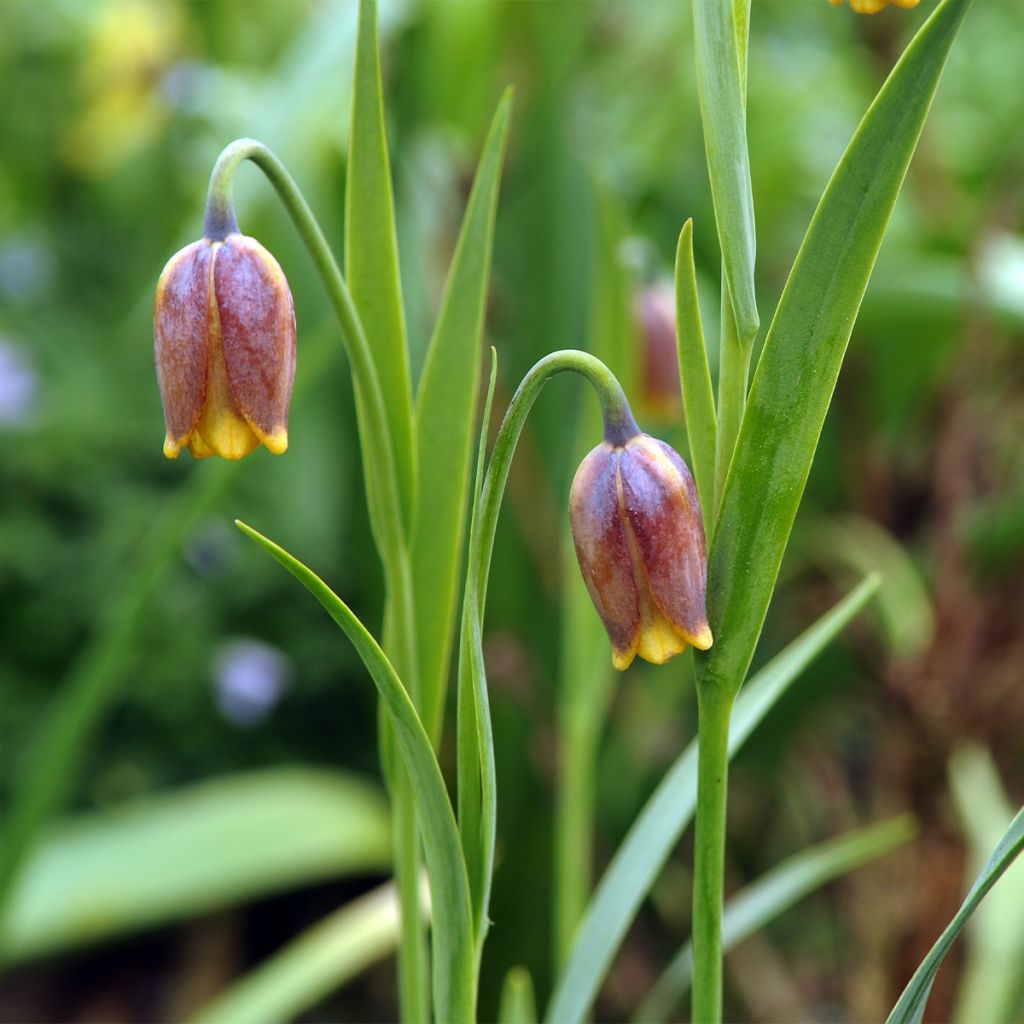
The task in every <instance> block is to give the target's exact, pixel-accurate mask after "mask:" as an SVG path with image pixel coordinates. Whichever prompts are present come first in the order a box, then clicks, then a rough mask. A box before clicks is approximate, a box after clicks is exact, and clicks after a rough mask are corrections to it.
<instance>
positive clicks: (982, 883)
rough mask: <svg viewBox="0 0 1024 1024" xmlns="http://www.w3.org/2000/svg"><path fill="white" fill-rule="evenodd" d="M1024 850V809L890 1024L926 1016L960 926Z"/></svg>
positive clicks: (916, 975) (911, 1023)
mask: <svg viewBox="0 0 1024 1024" xmlns="http://www.w3.org/2000/svg"><path fill="white" fill-rule="evenodd" d="M1022 850H1024V809H1022V810H1021V811H1019V812H1018V814H1017V816H1016V817H1015V818H1014V819H1013V821H1012V822H1010V827H1009V828H1008V829H1007V830H1006V832H1005V833H1004V834H1003V837H1002V839H1000V840H999V842H998V843H997V844H996V848H995V849H994V850H993V851H992V855H991V856H990V857H989V859H988V862H987V863H986V864H985V867H984V868H983V869H982V871H981V874H979V875H978V877H977V878H976V879H975V881H974V885H972V886H971V891H970V892H969V893H968V894H967V898H966V899H965V900H964V902H963V904H962V905H961V907H960V909H959V910H958V911H957V912H956V916H955V917H954V918H953V920H952V921H950V922H949V924H948V925H947V927H946V930H945V931H944V932H943V933H942V934H941V935H940V936H939V938H938V940H937V941H936V943H935V945H934V946H932V948H931V950H930V951H929V953H928V955H927V956H926V957H925V958H924V960H922V961H921V966H920V967H918V969H917V970H916V971H915V972H914V976H913V977H912V978H911V979H910V982H909V983H908V985H907V987H906V988H905V989H904V990H903V994H902V995H901V996H900V998H899V1001H898V1002H897V1003H896V1005H895V1006H894V1007H893V1010H892V1013H890V1014H889V1018H888V1022H887V1024H918V1022H919V1021H921V1020H922V1018H923V1017H924V1010H925V1006H926V1005H927V1002H928V996H929V994H930V993H931V990H932V983H933V982H934V981H935V976H936V975H937V974H938V973H939V967H941V966H942V960H943V958H944V957H945V955H946V953H947V952H948V951H949V947H950V946H952V945H953V942H954V940H955V939H956V937H957V935H959V934H960V929H961V928H963V926H964V925H965V924H966V923H967V921H968V919H969V918H970V916H971V914H973V913H974V911H975V910H976V909H977V907H978V906H979V904H980V903H981V901H982V900H983V899H984V898H985V896H986V895H987V893H988V891H989V890H990V889H991V888H992V886H993V885H995V884H996V882H998V881H999V879H1000V877H1001V876H1002V874H1003V872H1005V871H1006V869H1007V868H1008V867H1009V866H1010V865H1011V864H1012V863H1013V862H1014V860H1015V859H1016V858H1017V855H1018V854H1019V853H1020V852H1021V851H1022Z"/></svg>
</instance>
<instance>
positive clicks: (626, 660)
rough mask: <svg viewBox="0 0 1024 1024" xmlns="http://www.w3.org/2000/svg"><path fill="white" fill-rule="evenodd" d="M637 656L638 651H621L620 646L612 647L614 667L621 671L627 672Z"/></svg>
mask: <svg viewBox="0 0 1024 1024" xmlns="http://www.w3.org/2000/svg"><path fill="white" fill-rule="evenodd" d="M635 657H636V651H634V650H632V649H630V650H626V651H620V650H619V649H618V648H616V647H613V648H612V667H613V668H615V669H616V670H617V671H619V672H625V671H626V669H627V668H629V666H630V665H632V664H633V659H634V658H635Z"/></svg>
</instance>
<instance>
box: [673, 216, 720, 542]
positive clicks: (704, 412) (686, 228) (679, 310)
mask: <svg viewBox="0 0 1024 1024" xmlns="http://www.w3.org/2000/svg"><path fill="white" fill-rule="evenodd" d="M676 342H677V344H678V346H679V380H680V383H681V385H682V390H683V408H684V409H685V412H686V436H687V437H688V438H689V441H690V458H691V460H692V461H693V478H694V480H695V481H696V483H697V493H698V494H699V496H700V505H701V509H703V511H704V519H705V523H706V524H707V527H708V532H710V530H711V524H712V523H713V522H714V512H715V508H714V484H715V434H716V430H717V427H716V422H715V394H714V391H713V390H712V388H711V371H710V369H708V350H707V344H706V342H705V340H704V327H703V326H702V324H701V319H700V299H699V297H698V295H697V273H696V269H695V267H694V264H693V221H692V220H688V221H687V222H686V223H685V224H684V225H683V230H682V231H681V232H680V234H679V245H678V247H677V248H676Z"/></svg>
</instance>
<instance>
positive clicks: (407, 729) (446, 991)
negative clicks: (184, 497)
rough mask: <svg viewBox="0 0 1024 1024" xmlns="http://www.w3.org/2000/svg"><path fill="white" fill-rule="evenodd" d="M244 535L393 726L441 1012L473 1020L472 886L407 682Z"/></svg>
mask: <svg viewBox="0 0 1024 1024" xmlns="http://www.w3.org/2000/svg"><path fill="white" fill-rule="evenodd" d="M236 524H237V526H238V528H239V529H240V530H241V531H242V532H243V533H244V534H245V535H246V536H247V537H250V538H252V539H253V540H254V541H256V543H257V544H259V545H260V546H261V547H262V548H263V549H264V550H265V551H267V552H268V553H269V554H270V555H271V556H272V557H273V558H275V559H276V560H277V561H278V562H280V563H281V565H283V566H284V567H285V568H286V569H287V570H288V571H289V572H290V573H291V574H292V575H293V576H294V577H295V578H296V579H297V580H298V581H299V582H300V583H301V584H302V585H303V586H304V587H305V588H306V589H307V590H308V591H309V592H310V593H311V594H312V595H313V596H314V597H315V598H316V599H317V600H318V601H319V602H320V604H321V605H323V607H324V609H325V610H326V611H327V613H328V614H329V615H330V616H331V618H332V619H334V621H335V622H336V623H337V624H338V625H339V626H340V627H341V630H342V632H344V634H345V635H346V636H347V637H348V639H349V641H350V642H351V643H352V646H353V647H354V648H355V650H356V653H357V654H358V655H359V657H360V659H361V660H362V662H363V664H364V665H365V666H366V669H367V671H368V672H369V673H370V676H371V678H372V679H373V682H374V685H375V686H376V687H377V692H378V694H379V695H380V698H381V701H382V703H383V704H384V707H385V708H386V709H387V712H388V714H389V715H390V718H391V722H392V723H393V726H394V735H395V741H396V743H397V745H398V748H399V749H400V750H401V752H402V755H403V757H404V758H405V763H406V768H407V770H408V773H409V777H410V780H411V782H412V786H413V789H414V791H415V794H416V805H417V810H418V812H419V820H420V827H421V828H422V830H423V846H424V850H425V854H426V860H427V871H428V874H429V876H430V891H431V902H432V904H433V907H434V913H435V919H434V927H433V944H434V957H433V960H434V1004H435V1010H436V1016H437V1019H438V1020H467V1019H470V1018H472V1017H473V1016H474V1009H475V1005H474V1004H475V991H474V960H475V955H474V948H473V933H472V926H471V922H470V909H469V882H468V879H467V877H466V865H465V862H464V860H463V859H462V847H461V845H460V843H459V832H458V828H457V827H456V824H455V815H454V813H453V811H452V805H451V802H450V801H449V799H448V791H447V789H446V788H445V784H444V779H443V778H442V776H441V769H440V767H439V766H438V763H437V759H436V758H435V757H434V751H433V747H432V746H431V744H430V740H429V739H428V738H427V734H426V732H425V731H424V728H423V723H422V722H421V721H420V718H419V715H417V714H416V709H415V708H414V707H413V705H412V701H411V700H410V699H409V695H408V693H406V690H405V687H404V686H403V685H402V681H401V680H400V679H399V678H398V676H397V675H396V674H395V670H394V668H392V666H391V663H390V662H389V661H388V659H387V657H386V656H385V655H384V652H383V651H382V650H381V649H380V647H379V645H378V644H377V642H376V641H375V640H374V639H373V637H372V636H371V635H370V633H369V632H368V631H367V629H366V627H365V626H363V624H362V623H361V622H360V621H359V619H357V618H356V616H355V615H354V614H353V612H352V610H351V609H350V608H349V607H348V605H346V604H345V602H344V601H342V600H341V598H340V597H338V596H337V594H335V593H334V591H332V590H331V588H330V587H328V586H327V584H326V583H324V581H323V580H322V579H320V577H319V576H317V575H316V574H315V573H314V572H313V571H312V570H311V569H309V568H307V567H306V566H305V565H303V564H302V563H301V562H299V561H298V560H297V559H296V558H294V557H293V556H292V555H290V554H289V553H288V552H287V551H285V550H284V549H283V548H281V547H279V546H278V545H277V544H275V543H274V542H273V541H272V540H268V539H267V538H266V537H264V536H263V535H262V534H260V533H257V531H256V530H254V529H252V527H250V526H246V525H245V523H241V522H238V521H237V520H236Z"/></svg>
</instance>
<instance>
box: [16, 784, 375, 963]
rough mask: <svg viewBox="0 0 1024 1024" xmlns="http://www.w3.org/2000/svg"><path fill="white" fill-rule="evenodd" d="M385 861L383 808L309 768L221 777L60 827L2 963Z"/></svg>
mask: <svg viewBox="0 0 1024 1024" xmlns="http://www.w3.org/2000/svg"><path fill="white" fill-rule="evenodd" d="M389 861H390V827H389V823H388V812H387V805H386V804H385V802H384V797H383V794H382V793H381V792H380V790H379V789H378V788H377V787H375V786H371V785H369V784H368V783H365V782H362V781H360V780H358V779H355V778H351V777H346V776H343V775H339V774H335V773H329V772H324V771H313V770H310V769H274V770H268V771H261V772H250V773H247V774H245V775H233V776H227V777H225V778H221V779H215V780H212V781H210V782H204V783H200V784H199V785H196V786H190V787H188V788H187V789H182V790H178V791H175V792H171V793H167V794H163V795H160V796H155V797H149V798H146V799H144V800H140V801H138V802H135V803H132V804H130V805H128V806H126V807H124V808H119V809H115V810H112V811H103V812H93V813H90V814H86V815H79V816H76V817H74V818H71V819H69V820H67V821H64V822H62V823H60V824H59V825H58V826H57V828H56V830H55V831H54V833H53V834H52V835H51V836H50V837H49V838H48V839H47V841H46V842H45V843H43V844H42V846H41V847H40V848H39V850H38V851H37V852H36V854H35V856H34V857H33V859H32V860H31V861H30V863H29V864H28V865H27V867H26V870H25V874H24V877H23V879H22V881H21V884H20V885H19V886H18V888H17V890H16V891H15V893H14V898H13V901H12V904H11V914H10V918H9V920H8V922H7V925H6V927H5V929H4V944H3V945H4V951H3V959H4V961H5V962H6V963H11V962H14V961H17V960H22V959H26V958H28V957H35V956H40V955H43V954H46V953H52V952H54V951H55V950H60V949H67V948H71V947H74V946H80V945H87V944H90V943H95V942H99V941H102V940H104V939H108V938H111V937H112V936H115V935H122V934H127V933H130V932H133V931H138V930H140V929H142V928H147V927H152V926H154V925H158V924H164V923H167V922H169V921H178V920H181V919H182V918H185V917H189V916H191V915H195V914H201V913H207V912H209V911H211V910H213V909H215V908H218V907H224V906H229V905H231V904H233V903H237V902H241V901H243V900H246V899H251V898H254V897H256V896H264V895H267V894H269V893H272V892H279V891H282V890H284V889H287V888H289V887H291V886H296V885H302V884H309V883H310V882H313V881H320V880H322V879H327V878H335V877H338V876H339V875H341V874H344V873H353V872H366V871H379V870H382V869H385V868H386V867H387V865H388V863H389Z"/></svg>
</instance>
